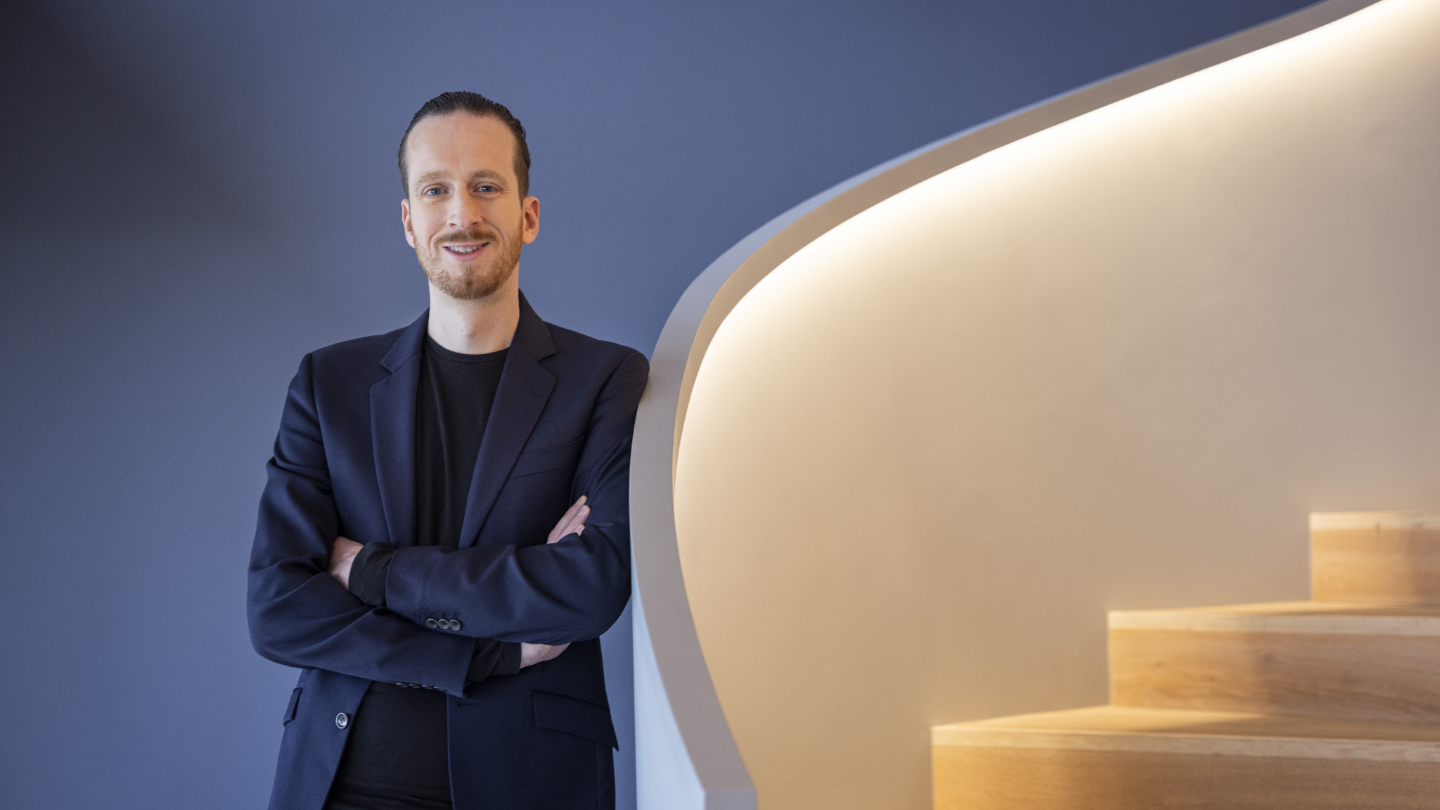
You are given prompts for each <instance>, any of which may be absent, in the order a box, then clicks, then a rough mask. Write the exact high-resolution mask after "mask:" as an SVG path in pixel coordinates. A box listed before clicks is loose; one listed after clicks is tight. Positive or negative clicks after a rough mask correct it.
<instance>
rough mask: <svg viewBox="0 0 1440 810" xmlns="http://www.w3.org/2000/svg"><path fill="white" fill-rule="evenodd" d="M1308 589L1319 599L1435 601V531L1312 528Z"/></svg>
mask: <svg viewBox="0 0 1440 810" xmlns="http://www.w3.org/2000/svg"><path fill="white" fill-rule="evenodd" d="M1310 588H1311V593H1312V598H1314V599H1315V600H1316V601H1321V602H1361V603H1368V604H1378V605H1427V604H1429V605H1434V604H1440V530H1437V529H1431V528H1408V529H1398V528H1397V529H1384V528H1372V529H1340V530H1313V531H1311V532H1310Z"/></svg>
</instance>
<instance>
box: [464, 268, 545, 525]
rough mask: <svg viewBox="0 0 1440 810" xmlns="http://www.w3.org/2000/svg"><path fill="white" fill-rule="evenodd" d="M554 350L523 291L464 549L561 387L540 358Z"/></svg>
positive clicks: (468, 505)
mask: <svg viewBox="0 0 1440 810" xmlns="http://www.w3.org/2000/svg"><path fill="white" fill-rule="evenodd" d="M554 353H555V344H554V343H553V342H552V341H551V339H550V329H549V328H548V327H547V326H545V322H544V321H542V320H540V316H538V315H536V314H535V310H533V309H531V308H530V303H529V302H528V301H526V300H525V296H524V294H521V295H520V323H519V325H518V326H517V327H516V329H515V338H514V339H513V340H512V341H511V342H510V352H509V354H507V355H506V356H505V366H504V368H502V369H501V370H500V387H499V389H498V390H497V391H496V392H495V404H494V405H492V406H491V407H490V421H489V422H487V423H486V425H485V438H484V439H482V440H481V442H480V456H479V458H477V459H476V461H475V474H474V476H473V477H472V478H471V480H470V492H469V496H468V497H467V498H466V500H465V522H464V523H463V524H462V525H461V527H460V547H461V548H468V547H470V546H473V545H475V541H476V540H478V539H479V537H480V527H481V526H483V525H485V518H487V517H489V515H490V508H491V507H493V506H494V505H495V499H496V498H497V497H499V496H500V490H501V488H502V487H504V486H505V479H506V478H507V477H509V475H510V469H511V468H512V467H514V466H515V459H517V458H519V456H520V451H521V450H522V449H523V448H524V447H525V442H526V441H527V440H528V439H529V438H530V433H531V432H532V431H533V430H534V429H535V424H536V423H537V422H539V421H540V412H541V411H543V410H544V409H545V403H546V402H548V401H549V399H550V392H551V391H552V390H553V389H554V388H555V376H554V375H553V374H551V373H550V372H548V371H546V370H545V367H544V366H542V365H540V360H541V359H542V358H544V357H548V356H549V355H551V354H554Z"/></svg>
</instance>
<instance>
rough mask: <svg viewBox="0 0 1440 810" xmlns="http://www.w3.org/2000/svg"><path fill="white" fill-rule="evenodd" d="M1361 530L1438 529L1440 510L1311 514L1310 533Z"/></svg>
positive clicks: (1439, 527)
mask: <svg viewBox="0 0 1440 810" xmlns="http://www.w3.org/2000/svg"><path fill="white" fill-rule="evenodd" d="M1363 529H1382V530H1394V529H1440V510H1437V509H1399V510H1392V511H1388V512H1311V513H1310V530H1311V531H1354V530H1363Z"/></svg>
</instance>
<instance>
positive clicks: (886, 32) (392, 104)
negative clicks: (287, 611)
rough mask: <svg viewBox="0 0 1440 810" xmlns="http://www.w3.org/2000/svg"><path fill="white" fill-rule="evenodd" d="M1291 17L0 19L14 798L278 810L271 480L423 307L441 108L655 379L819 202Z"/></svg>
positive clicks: (399, 10) (316, 7)
mask: <svg viewBox="0 0 1440 810" xmlns="http://www.w3.org/2000/svg"><path fill="white" fill-rule="evenodd" d="M1302 5H1305V3H1304V2H1301V1H1300V0H1148V2H1145V1H1143V0H1096V1H1095V2H1090V3H1075V2H1073V1H1072V0H974V1H973V2H966V3H938V2H879V0H876V1H875V2H868V3H861V2H821V1H820V0H804V1H803V2H792V3H775V2H719V3H703V4H702V3H689V4H679V3H659V2H656V3H605V4H599V3H580V2H569V3H507V4H503V5H501V4H485V3H459V2H440V1H439V0H427V1H426V2H418V3H397V2H389V3H380V2H347V3H339V2H333V3H328V4H315V3H290V2H279V1H278V0H252V2H246V3H238V2H237V3H228V4H223V5H222V4H216V3H190V2H182V0H135V1H134V2H126V3H109V4H103V5H102V4H100V3H96V2H92V3H85V2H80V1H79V0H51V2H43V3H34V2H16V0H11V2H9V3H6V4H4V5H3V8H0V83H3V86H0V169H3V175H0V176H3V178H4V193H3V195H0V268H3V273H0V347H3V348H0V351H3V355H0V375H3V376H0V618H3V621H0V645H3V647H0V649H3V653H0V806H3V807H6V808H27V809H28V808H64V809H65V810H82V809H86V808H96V810H100V809H102V808H103V810H121V809H123V808H144V809H145V810H162V809H163V808H197V807H205V808H216V809H217V810H220V809H221V808H255V807H259V806H263V803H264V801H265V797H266V796H267V795H268V792H269V786H270V776H271V770H272V768H273V765H274V757H275V753H276V748H277V744H278V741H279V737H280V723H279V719H280V713H281V710H282V709H283V707H284V701H285V699H286V697H287V695H288V693H289V690H290V687H291V684H292V682H293V680H294V672H293V671H290V670H287V669H285V668H283V667H280V666H277V665H274V664H271V663H269V662H267V661H264V660H262V659H261V658H260V657H259V656H257V655H255V653H254V652H253V651H252V650H251V649H250V644H249V640H248V637H247V634H246V629H245V620H244V604H243V600H244V570H245V563H246V558H247V554H248V550H249V545H250V536H251V532H252V530H253V525H254V511H255V503H256V499H257V496H258V494H259V491H260V487H261V485H262V483H263V469H262V468H263V464H264V462H265V459H266V458H267V457H268V455H269V446H270V443H271V441H272V439H273V436H274V431H275V428H276V425H277V421H278V417H279V412H280V404H281V401H282V398H283V394H284V389H285V385H286V383H287V382H288V380H289V378H290V375H291V374H292V373H293V372H294V369H295V366H296V364H297V362H298V361H299V358H300V356H301V355H302V354H303V353H304V352H306V351H308V350H310V349H312V348H314V347H316V346H319V345H323V344H325V343H329V342H333V341H336V340H340V339H343V338H347V337H352V336H355V335H360V334H368V333H374V332H379V331H385V330H389V329H393V328H395V327H397V326H399V325H402V324H404V323H407V322H408V321H410V320H411V319H413V318H414V317H415V316H416V315H417V314H418V313H419V311H420V310H421V309H422V308H423V307H424V302H425V289H424V282H423V277H422V275H421V273H420V271H419V269H418V267H417V266H416V264H415V259H414V255H413V254H412V253H411V252H410V251H409V249H408V248H407V247H406V245H405V243H404V241H403V239H402V238H401V232H400V228H399V225H398V222H397V218H398V217H397V215H398V208H399V206H398V200H399V197H400V192H399V181H398V178H397V176H396V171H395V168H394V148H395V144H396V140H397V139H398V137H399V134H400V132H401V131H402V129H403V128H404V125H405V123H406V122H407V121H408V118H409V116H410V114H411V113H412V112H413V111H414V109H415V108H416V107H417V106H418V105H419V104H420V103H421V102H423V101H424V100H425V99H426V98H428V97H430V96H432V95H434V94H435V93H437V92H439V91H442V90H449V89H459V88H468V89H476V90H480V91H481V92H484V93H487V94H489V95H492V96H494V97H496V98H498V99H499V100H501V101H503V102H505V103H506V104H509V105H510V106H511V108H512V109H513V110H514V111H515V112H516V114H517V115H518V116H519V117H520V118H521V119H522V120H523V121H524V122H525V123H526V125H527V127H528V128H529V129H530V131H531V133H532V135H531V149H532V151H533V153H534V155H535V160H536V165H535V170H534V173H533V187H534V193H535V194H536V195H537V196H539V197H540V199H541V201H542V205H541V212H542V214H543V217H542V220H541V221H542V223H543V228H542V229H541V236H540V239H539V241H538V242H537V243H536V244H535V245H534V246H532V247H531V248H528V249H527V250H526V252H525V255H524V259H523V261H522V263H521V268H522V269H521V278H522V283H523V286H524V288H525V290H526V292H527V295H529V297H530V299H531V300H532V301H533V302H534V304H535V306H536V308H537V309H538V310H539V311H540V313H541V315H542V316H544V317H545V318H547V319H549V320H552V321H556V322H558V323H561V324H564V325H567V326H571V327H574V328H578V329H581V330H582V331H587V332H590V333H592V334H595V335H598V336H601V337H605V338H609V339H613V340H618V341H621V342H624V343H628V344H630V345H633V346H636V347H638V348H640V349H642V350H646V351H648V350H649V349H650V348H651V346H652V345H653V344H654V341H655V338H656V337H657V336H658V334H659V331H660V328H661V326H662V324H663V323H664V320H665V317H666V315H667V314H668V313H669V311H670V308H671V306H672V304H673V303H674V302H675V300H676V299H677V298H678V297H679V295H680V293H681V292H682V291H683V290H684V288H685V286H686V285H687V284H688V283H689V282H690V280H691V279H692V278H693V277H694V276H695V275H696V274H697V273H699V272H700V270H701V269H703V268H704V267H705V265H706V264H707V263H708V262H709V261H710V260H711V259H712V258H714V257H715V256H716V255H718V254H719V253H720V252H722V251H723V250H725V249H726V248H727V247H729V246H730V245H731V244H733V243H734V242H735V241H737V240H738V239H740V238H741V237H743V236H744V235H745V234H746V233H748V232H749V231H750V230H752V229H754V228H755V227H757V226H759V225H761V224H762V223H764V222H765V221H766V220H768V219H769V218H770V217H772V216H774V215H776V214H778V213H780V212H781V211H783V210H785V209H786V208H788V207H790V206H791V205H794V204H795V203H797V202H799V201H801V200H802V199H804V198H806V197H808V196H810V195H811V194H814V193H816V192H818V191H821V190H823V189H824V188H826V187H828V186H830V185H832V184H834V183H837V182H839V181H842V180H844V179H846V178H847V177H849V176H851V175H854V174H856V173H858V172H860V171H863V170H865V169H867V168H869V167H871V166H873V165H874V164H877V163H879V162H881V161H883V160H886V159H888V158H891V157H894V156H895V155H897V154H900V153H902V152H904V151H907V150H909V149H912V148H914V147H916V146H919V145H921V144H924V143H926V142H928V141H931V140H934V139H936V138H940V137H943V136H945V135H949V134H951V133H953V132H955V131H958V130H960V129H963V128H965V127H968V126H970V125H972V124H976V123H978V122H980V121H983V120H985V119H988V118H991V117H993V116H995V115H999V114H1002V113H1004V112H1007V111H1009V110H1012V109H1014V108H1016V107H1020V106H1023V105H1025V104H1028V103H1030V102H1033V101H1036V100H1039V99H1041V98H1044V97H1046V96H1049V95H1052V94H1055V93H1058V92H1062V91H1065V90H1067V89H1070V88H1072V87H1075V86H1077V85H1079V84H1083V83H1085V82H1089V81H1092V80H1094V79H1098V78H1100V77H1103V76H1105V75H1108V74H1111V73H1114V72H1117V71H1120V70H1124V69H1126V68H1129V67H1132V66H1135V65H1137V64H1140V63H1142V62H1146V61H1149V60H1151V59H1154V58H1158V57H1161V56H1164V55H1167V54H1169V53H1172V52H1174V51H1177V50H1180V49H1182V48H1185V47H1188V46H1190V45H1193V44H1197V43H1199V42H1202V41H1205V40H1207V39H1211V38H1214V37H1217V36H1221V35H1224V34H1227V33H1229V32H1231V31H1234V30H1238V29H1240V28H1243V27H1245V26H1248V25H1251V24H1254V23H1257V22H1261V21H1263V20H1266V19H1269V18H1271V17H1273V16H1276V15H1278V14H1280V13H1283V12H1286V11H1289V10H1292V9H1294V8H1298V7H1300V6H1302ZM606 642H607V644H606V652H607V662H608V665H609V667H610V676H611V696H612V701H613V702H614V703H615V705H616V707H617V708H618V709H619V710H620V711H617V721H618V725H619V726H620V733H621V737H622V740H625V741H626V742H627V743H628V742H629V739H630V736H631V728H630V724H629V722H628V719H627V718H626V716H625V715H626V710H627V709H628V707H629V704H630V696H629V686H628V678H629V664H630V656H629V633H628V621H626V622H622V624H621V625H620V626H617V629H616V630H615V631H612V633H611V634H610V635H609V636H607V639H606ZM619 767H620V773H619V783H620V794H621V803H622V804H621V806H622V807H624V806H626V804H627V803H633V760H632V758H631V757H630V754H629V751H628V750H627V751H624V752H622V756H621V757H620V759H619Z"/></svg>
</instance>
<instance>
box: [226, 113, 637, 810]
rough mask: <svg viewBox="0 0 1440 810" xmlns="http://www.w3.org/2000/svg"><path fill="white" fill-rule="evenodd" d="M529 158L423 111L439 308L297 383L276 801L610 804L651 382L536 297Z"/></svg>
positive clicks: (265, 627) (474, 128)
mask: <svg viewBox="0 0 1440 810" xmlns="http://www.w3.org/2000/svg"><path fill="white" fill-rule="evenodd" d="M529 167H530V155H529V150H528V148H527V146H526V144H525V130H524V128H523V127H522V126H521V125H520V122H519V121H517V120H515V118H514V116H512V115H511V114H510V111H509V110H507V109H506V108H505V107H503V106H501V105H499V104H496V103H494V102H493V101H490V100H489V99H486V98H484V97H483V96H480V95H478V94H474V93H445V94H443V95H441V96H438V97H437V98H435V99H432V100H431V101H429V102H427V103H426V104H425V105H424V106H423V107H421V109H420V111H419V112H417V113H416V114H415V117H414V119H413V120H412V121H411V123H410V127H409V129H407V130H406V132H405V136H404V137H403V138H402V140H401V144H400V174H401V179H402V182H403V183H404V187H405V199H404V200H402V201H401V204H400V210H401V221H402V223H403V225H404V228H405V238H406V240H407V241H408V242H409V243H410V245H411V246H413V247H414V248H415V253H416V256H417V257H418V258H419V260H420V265H421V267H422V268H423V269H424V271H425V274H426V276H427V277H428V278H429V288H430V308H429V310H428V311H427V312H426V313H425V314H424V315H421V317H420V318H419V319H418V320H417V321H415V322H414V323H413V324H411V325H410V326H408V327H406V328H404V329H400V330H398V331H395V332H391V333H389V334H385V335H378V336H374V337H367V338H360V339H358V340H352V341H347V342H345V343H339V344H336V345H334V346H329V347H326V348H324V349H320V350H319V351H316V352H313V353H311V354H309V355H307V356H306V357H305V359H304V360H303V361H302V362H301V364H300V370H299V372H298V373H297V374H296V375H295V379H294V380H293V381H292V382H291V384H290V389H289V393H288V397H287V399H286V402H285V409H284V414H283V416H282V418H281V425H280V433H279V436H278V438H277V439H276V441H275V455H274V458H272V459H271V461H270V463H269V465H268V468H267V469H268V476H269V478H268V482H267V484H266V487H265V492H264V495H263V496H262V498H261V503H260V516H259V521H258V527H257V529H256V534H255V545H254V549H253V552H252V554H251V561H250V575H249V599H248V609H249V620H250V633H251V638H252V640H253V643H254V645H255V649H256V650H257V651H258V652H259V653H260V654H261V655H263V656H265V657H266V658H269V659H270V660H272V661H277V662H279V663H282V664H286V665H289V666H295V667H301V668H302V670H303V671H302V672H301V674H300V680H299V683H298V684H297V685H296V687H295V690H294V692H293V693H292V695H291V698H290V702H289V705H288V707H287V708H286V710H285V716H284V722H285V733H284V738H283V741H282V743H281V747H280V763H279V768H278V770H277V773H276V776H275V787H274V790H273V793H272V796H271V801H270V806H271V807H272V808H275V809H276V810H279V809H280V808H287V809H288V808H297V810H299V809H302V808H303V810H321V809H322V808H327V809H328V810H352V808H366V809H367V810H375V809H379V810H400V809H401V808H406V809H409V808H426V809H429V808H449V807H452V806H453V807H454V808H456V809H457V810H470V809H471V808H482V807H483V808H506V810H518V809H519V808H544V809H545V810H559V809H561V808H581V807H583V808H594V807H599V808H609V807H613V805H614V772H613V765H612V758H611V757H612V748H613V747H614V746H615V732H614V728H613V726H612V725H611V721H610V713H609V708H608V702H607V700H606V695H605V682H604V673H603V670H602V666H601V659H600V642H599V640H598V638H597V637H598V636H599V635H600V634H601V633H602V632H604V631H605V630H606V629H607V628H609V627H610V625H611V624H613V623H614V621H615V620H616V618H617V617H618V616H619V615H620V612H621V610H623V609H624V606H625V602H626V600H627V599H628V597H629V587H630V581H629V575H630V556H629V522H628V514H627V500H628V476H629V453H630V433H631V430H632V427H633V424H634V418H635V409H636V406H637V404H638V402H639V399H640V395H641V393H642V391H643V390H644V387H645V381H646V375H647V371H648V367H647V364H646V362H645V358H644V357H643V356H642V355H640V354H639V353H638V352H636V351H634V350H633V349H627V348H625V347H622V346H617V345H614V344H610V343H605V342H602V341H598V340H594V339H592V338H588V337H585V336H583V335H580V334H577V333H575V332H571V331H569V330H566V329H561V328H559V327H556V326H552V325H549V324H547V323H545V322H544V321H541V320H540V318H539V317H538V316H536V314H535V313H534V311H533V310H531V308H530V306H529V304H528V303H527V302H526V301H525V298H524V296H523V295H521V293H520V290H519V280H518V264H519V258H520V252H521V247H522V246H523V245H526V244H529V243H531V242H532V241H534V239H535V237H536V235H537V233H538V232H539V217H540V209H539V201H538V200H536V198H534V197H532V196H529ZM567 507H569V508H568V509H567ZM557 521H558V522H557Z"/></svg>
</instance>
